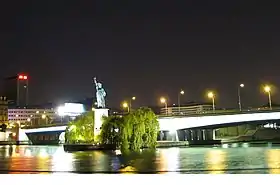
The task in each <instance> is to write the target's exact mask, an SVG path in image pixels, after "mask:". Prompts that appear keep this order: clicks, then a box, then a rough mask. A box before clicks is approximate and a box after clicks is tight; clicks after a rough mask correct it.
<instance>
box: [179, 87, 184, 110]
mask: <svg viewBox="0 0 280 185" xmlns="http://www.w3.org/2000/svg"><path fill="white" fill-rule="evenodd" d="M184 94H185V91H183V90H181V91H180V93H178V109H179V114H181V102H180V97H181V95H184Z"/></svg>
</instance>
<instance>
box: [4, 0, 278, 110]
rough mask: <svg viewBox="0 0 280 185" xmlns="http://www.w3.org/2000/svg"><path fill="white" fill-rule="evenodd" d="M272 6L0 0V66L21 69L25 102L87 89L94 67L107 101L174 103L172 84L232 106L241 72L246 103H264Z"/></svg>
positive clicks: (270, 71)
mask: <svg viewBox="0 0 280 185" xmlns="http://www.w3.org/2000/svg"><path fill="white" fill-rule="evenodd" d="M122 2H123V3H122ZM272 2H273V1H272ZM274 2H277V1H274ZM279 14H280V12H279V6H277V4H271V3H269V1H249V0H241V1H237V0H232V1H229V0H228V1H225V0H219V1H215V0H214V1H210V0H209V1H199V0H178V1H177V0H172V1H167V0H149V1H147V0H144V1H143V0H142V1H138V0H133V1H116V0H114V1H113V0H112V1H106V0H96V1H94V0H83V1H69V0H68V1H62V0H60V1H57V0H56V1H38V0H36V1H28V0H26V1H21V0H18V1H12V0H11V1H5V2H1V5H0V17H1V18H0V20H1V32H0V49H1V50H0V61H1V76H9V75H11V74H15V73H17V72H19V71H25V72H27V73H28V74H29V75H30V96H31V97H30V100H32V102H33V103H44V102H47V101H62V100H65V99H80V98H84V97H90V96H93V95H94V93H95V91H94V88H93V85H92V77H93V76H97V78H98V79H99V80H101V81H102V83H103V84H104V87H105V89H106V91H107V93H108V98H107V100H108V104H109V106H114V107H118V106H119V104H120V102H121V101H122V100H124V99H125V98H127V97H130V96H134V95H135V96H137V101H136V102H135V105H136V104H137V106H139V105H156V104H158V99H159V96H161V95H163V96H168V97H169V102H172V103H176V102H177V94H178V92H179V90H180V89H181V88H183V89H184V90H185V92H186V94H185V95H184V97H182V101H206V100H207V99H206V98H205V91H206V90H207V89H213V90H215V91H216V92H217V104H218V106H219V107H237V87H238V84H239V83H241V82H242V83H244V84H245V88H244V89H242V90H243V91H242V100H243V103H244V104H245V105H246V106H251V105H252V106H253V105H258V104H264V103H266V102H267V96H266V95H265V94H264V93H262V92H261V90H260V85H261V84H262V83H271V84H273V85H275V87H280V81H279V76H280V68H279V66H280V64H279V62H280V15H279ZM272 100H273V101H275V102H280V96H279V92H277V89H276V88H275V89H274V92H273V95H272Z"/></svg>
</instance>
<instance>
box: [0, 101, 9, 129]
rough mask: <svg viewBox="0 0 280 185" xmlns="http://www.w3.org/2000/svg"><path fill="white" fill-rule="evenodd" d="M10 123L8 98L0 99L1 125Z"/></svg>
mask: <svg viewBox="0 0 280 185" xmlns="http://www.w3.org/2000/svg"><path fill="white" fill-rule="evenodd" d="M7 123H8V101H7V99H6V97H3V96H1V97H0V125H2V124H7Z"/></svg>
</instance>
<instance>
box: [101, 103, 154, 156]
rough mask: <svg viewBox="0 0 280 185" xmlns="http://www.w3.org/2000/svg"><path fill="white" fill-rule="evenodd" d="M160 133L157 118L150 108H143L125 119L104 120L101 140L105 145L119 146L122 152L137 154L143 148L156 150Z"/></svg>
mask: <svg viewBox="0 0 280 185" xmlns="http://www.w3.org/2000/svg"><path fill="white" fill-rule="evenodd" d="M116 130H117V131H118V132H116ZM158 131H159V123H158V120H157V116H156V115H155V114H154V112H153V111H152V110H151V109H150V108H145V107H143V108H139V109H137V110H135V111H132V112H130V113H129V114H127V115H125V116H123V117H117V116H109V117H107V118H104V122H103V125H102V127H101V134H100V140H101V142H102V143H104V144H117V146H118V147H120V148H121V151H122V152H126V151H129V150H130V151H136V152H137V151H139V150H140V149H141V148H143V147H147V148H155V147H156V141H157V134H158Z"/></svg>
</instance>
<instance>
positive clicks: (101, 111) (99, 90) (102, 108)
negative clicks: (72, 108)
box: [93, 77, 109, 136]
mask: <svg viewBox="0 0 280 185" xmlns="http://www.w3.org/2000/svg"><path fill="white" fill-rule="evenodd" d="M94 84H95V88H96V100H97V109H93V110H94V127H95V128H94V135H95V136H97V135H99V134H100V129H101V126H102V123H103V117H104V116H105V117H108V114H109V109H106V105H105V97H106V92H105V90H104V89H103V87H102V84H101V83H100V82H97V80H96V77H94Z"/></svg>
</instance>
